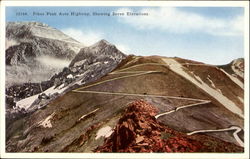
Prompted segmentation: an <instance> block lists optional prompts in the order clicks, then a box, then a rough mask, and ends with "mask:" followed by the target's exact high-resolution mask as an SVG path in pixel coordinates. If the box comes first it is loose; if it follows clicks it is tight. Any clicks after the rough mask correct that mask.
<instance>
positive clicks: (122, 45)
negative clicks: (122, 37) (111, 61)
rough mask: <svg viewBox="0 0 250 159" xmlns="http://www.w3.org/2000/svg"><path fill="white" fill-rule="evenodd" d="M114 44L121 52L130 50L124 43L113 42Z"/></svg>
mask: <svg viewBox="0 0 250 159" xmlns="http://www.w3.org/2000/svg"><path fill="white" fill-rule="evenodd" d="M115 46H116V47H117V49H118V50H120V51H121V52H123V53H128V52H129V51H130V48H129V47H128V46H126V45H124V44H115Z"/></svg>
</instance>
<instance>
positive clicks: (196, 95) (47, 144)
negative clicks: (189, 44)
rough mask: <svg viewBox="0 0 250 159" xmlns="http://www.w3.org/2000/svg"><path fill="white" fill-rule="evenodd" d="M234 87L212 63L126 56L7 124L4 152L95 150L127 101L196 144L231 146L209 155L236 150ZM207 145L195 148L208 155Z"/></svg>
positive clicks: (239, 143) (239, 135)
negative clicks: (148, 108) (147, 108)
mask: <svg viewBox="0 0 250 159" xmlns="http://www.w3.org/2000/svg"><path fill="white" fill-rule="evenodd" d="M241 85H243V82H242V81H239V80H233V79H232V78H230V76H228V75H227V74H226V73H225V72H224V71H223V70H221V69H220V68H219V67H216V66H211V65H206V64H203V63H199V62H195V61H189V60H185V59H180V58H166V57H158V56H151V57H138V56H128V57H127V58H126V59H124V60H123V61H122V62H121V63H120V64H119V65H118V66H117V67H116V69H115V70H114V71H112V72H111V73H109V74H107V75H106V76H103V77H102V78H100V79H97V80H95V81H93V82H91V83H88V84H85V85H82V86H81V87H79V88H77V89H74V90H72V91H69V92H68V93H66V94H64V95H62V96H60V97H58V98H56V99H55V100H53V101H51V102H50V103H49V104H48V105H47V106H46V107H44V108H43V109H39V110H37V111H36V112H34V113H33V114H31V115H28V116H26V117H24V118H21V119H20V120H17V121H15V122H14V123H12V126H11V128H12V129H10V130H9V135H8V138H7V147H6V150H7V151H9V152H62V151H67V152H93V151H97V150H98V149H97V147H98V146H102V145H103V144H108V142H107V140H106V142H105V138H108V137H109V136H110V135H112V134H113V133H114V130H117V129H116V128H115V127H116V125H117V124H119V120H120V119H121V118H122V116H123V115H124V111H125V110H126V108H127V106H128V104H129V103H131V102H133V101H136V100H139V99H142V100H144V101H145V102H147V103H149V104H151V105H154V107H155V109H157V110H158V112H157V114H153V117H150V118H154V119H152V120H154V121H157V122H159V123H161V124H162V125H164V126H166V127H168V128H169V129H171V130H173V131H176V132H177V133H179V134H184V136H189V137H187V138H194V137H193V135H196V136H198V137H197V138H200V140H201V141H202V140H209V141H214V142H210V143H208V144H216V143H220V142H221V140H222V141H223V143H222V144H226V143H231V144H229V145H230V148H228V149H223V150H221V149H217V148H218V147H217V148H216V145H214V148H215V150H216V151H223V152H233V151H236V152H242V151H243V149H242V148H240V147H244V140H243V138H244V124H243V123H244V122H243V121H244V89H243V87H241ZM131 119H133V118H131ZM146 127H147V126H146ZM132 130H133V129H132ZM133 131H135V130H133ZM162 131H164V130H162ZM134 133H136V132H134ZM200 133H202V134H203V135H205V136H204V137H202V135H201V136H200V135H199V134H200ZM158 135H159V134H158ZM113 136H114V135H113ZM184 136H182V137H184ZM210 139H211V140H210ZM138 140H139V139H138ZM183 140H184V139H183ZM192 140H194V139H192ZM196 140H197V139H196ZM133 141H134V140H133ZM185 142H186V138H185ZM194 143H195V142H194ZM194 143H193V144H194ZM190 144H191V143H190ZM197 146H199V144H197V145H196V147H197ZM104 147H105V145H104ZM208 147H209V146H208ZM208 147H207V148H203V149H202V151H203V152H210V151H211V147H210V148H208ZM212 147H213V145H212ZM99 151H101V149H99ZM111 151H113V150H111ZM151 151H154V149H151ZM190 152H191V150H190Z"/></svg>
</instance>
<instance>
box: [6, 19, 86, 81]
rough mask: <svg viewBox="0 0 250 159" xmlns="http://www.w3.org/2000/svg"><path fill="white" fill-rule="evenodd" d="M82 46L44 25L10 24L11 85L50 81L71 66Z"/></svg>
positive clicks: (8, 71)
mask: <svg viewBox="0 0 250 159" xmlns="http://www.w3.org/2000/svg"><path fill="white" fill-rule="evenodd" d="M81 47H83V45H82V44H81V43H79V42H78V41H76V40H74V39H72V38H71V37H69V36H67V35H65V34H64V33H62V32H61V31H59V30H57V29H55V28H52V27H49V26H48V25H46V24H43V23H38V22H9V23H7V25H6V76H7V77H6V84H7V86H10V85H12V84H15V83H23V82H40V81H44V80H47V79H48V78H50V77H51V76H52V75H53V74H54V73H56V72H58V71H59V70H62V68H63V67H65V66H67V65H68V64H69V62H70V61H71V60H72V59H73V58H74V57H75V55H76V53H77V52H78V51H79V50H80V48H81ZM49 60H50V62H48V61H49Z"/></svg>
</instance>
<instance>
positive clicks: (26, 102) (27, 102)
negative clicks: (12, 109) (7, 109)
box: [16, 86, 68, 110]
mask: <svg viewBox="0 0 250 159" xmlns="http://www.w3.org/2000/svg"><path fill="white" fill-rule="evenodd" d="M67 88H68V87H64V88H59V87H58V88H55V86H53V87H50V88H49V89H47V90H45V91H44V92H42V93H45V94H46V95H48V96H50V95H53V94H55V93H59V94H61V93H62V92H63V91H65V90H66V89H67ZM39 95H40V94H36V95H33V96H30V97H28V98H24V99H22V100H20V101H18V102H17V103H16V107H17V109H22V108H23V109H25V110H28V109H29V108H30V107H31V106H32V104H33V103H34V102H35V101H36V100H37V99H38V96H39Z"/></svg>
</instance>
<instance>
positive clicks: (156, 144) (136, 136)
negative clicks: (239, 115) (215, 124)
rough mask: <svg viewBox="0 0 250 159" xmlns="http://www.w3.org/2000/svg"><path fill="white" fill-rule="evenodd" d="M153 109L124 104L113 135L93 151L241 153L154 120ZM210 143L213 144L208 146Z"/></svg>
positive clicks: (233, 146)
mask: <svg viewBox="0 0 250 159" xmlns="http://www.w3.org/2000/svg"><path fill="white" fill-rule="evenodd" d="M156 113H157V109H156V108H155V107H154V106H152V105H150V104H149V103H147V102H145V101H142V100H139V101H135V102H133V103H131V104H129V105H128V107H127V108H126V111H125V113H124V115H123V116H122V117H121V118H120V120H119V122H118V124H117V125H116V127H115V129H114V132H113V134H112V135H111V136H110V137H109V138H107V139H106V141H105V143H104V145H103V146H99V147H98V148H97V149H96V150H95V152H242V151H243V149H242V148H241V147H238V146H236V145H234V144H231V143H227V142H224V141H221V140H220V139H217V138H213V137H208V136H205V135H195V136H187V135H186V134H184V133H182V132H178V131H175V130H173V129H171V128H169V127H167V126H166V125H163V124H161V123H159V122H158V121H157V120H156V119H155V117H154V116H155V115H156ZM211 143H213V145H211Z"/></svg>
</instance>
